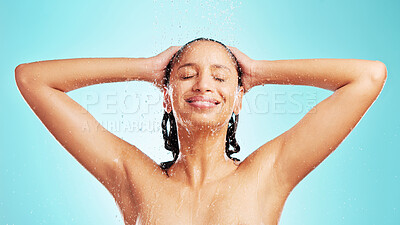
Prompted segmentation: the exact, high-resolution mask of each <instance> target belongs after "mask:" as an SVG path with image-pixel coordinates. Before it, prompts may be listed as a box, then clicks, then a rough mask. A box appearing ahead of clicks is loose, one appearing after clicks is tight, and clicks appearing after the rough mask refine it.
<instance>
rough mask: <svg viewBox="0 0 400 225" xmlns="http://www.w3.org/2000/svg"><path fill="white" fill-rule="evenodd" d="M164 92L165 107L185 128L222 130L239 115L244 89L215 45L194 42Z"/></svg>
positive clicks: (231, 64) (230, 61)
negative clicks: (233, 116) (230, 120)
mask: <svg viewBox="0 0 400 225" xmlns="http://www.w3.org/2000/svg"><path fill="white" fill-rule="evenodd" d="M169 84H170V85H169V88H165V90H164V108H165V109H166V111H167V112H170V111H171V110H173V111H174V116H175V119H176V121H177V123H179V124H180V125H183V126H184V127H186V128H188V129H201V128H213V129H216V128H222V127H224V126H225V125H226V124H227V123H228V121H229V119H230V117H231V115H232V112H234V113H235V114H239V111H240V109H241V103H242V97H243V88H242V87H239V86H238V73H237V70H236V67H235V63H234V60H233V59H232V58H231V57H230V55H229V53H228V52H227V50H226V49H225V48H224V47H223V46H221V45H220V44H218V43H215V42H210V41H197V42H193V43H191V44H190V45H189V46H187V48H186V49H185V50H184V52H183V53H182V55H181V56H180V58H179V61H177V62H176V63H175V64H174V66H173V67H172V70H171V75H170V81H169Z"/></svg>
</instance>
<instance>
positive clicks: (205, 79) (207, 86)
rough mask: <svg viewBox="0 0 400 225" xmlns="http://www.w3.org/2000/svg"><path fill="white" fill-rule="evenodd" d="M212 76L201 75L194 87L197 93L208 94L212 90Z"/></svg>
mask: <svg viewBox="0 0 400 225" xmlns="http://www.w3.org/2000/svg"><path fill="white" fill-rule="evenodd" d="M212 85H213V83H212V81H211V75H210V74H208V73H201V74H199V76H197V78H196V83H195V84H194V85H193V91H195V92H208V91H211V90H212V88H213V87H212Z"/></svg>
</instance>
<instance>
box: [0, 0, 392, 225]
mask: <svg viewBox="0 0 400 225" xmlns="http://www.w3.org/2000/svg"><path fill="white" fill-rule="evenodd" d="M399 11H400V1H365V0H364V1H344V0H336V1H328V0H320V1H316V0H307V1H295V0H292V1H288V0H285V1H251V2H250V1H243V2H240V1H217V0H209V1H203V2H202V3H200V2H197V1H189V0H186V1H173V0H171V1H161V0H153V1H97V0H96V1H94V0H92V1H77V0H70V1H50V0H48V1H10V0H9V1H5V0H3V1H0V32H1V34H0V52H1V54H0V85H1V87H0V94H1V96H2V100H1V110H0V118H1V127H0V132H1V134H0V182H1V183H0V224H31V225H36V224H82V225H87V224H98V225H100V224H104V225H109V224H123V221H122V219H121V215H120V213H119V211H118V208H117V206H116V204H115V202H114V200H113V198H112V196H111V195H110V194H109V193H108V192H107V190H106V189H105V188H104V187H103V186H102V185H101V184H100V183H99V182H98V181H97V180H96V179H95V178H94V177H93V176H92V175H91V174H90V173H89V172H87V171H86V170H85V169H84V168H83V167H82V166H81V165H80V164H79V163H78V162H77V161H76V160H75V159H74V158H73V157H72V156H71V155H70V154H69V153H68V152H67V151H66V150H65V149H64V148H63V147H62V146H61V145H60V144H59V143H58V142H57V141H56V140H55V138H54V137H53V136H52V135H51V134H50V133H49V132H48V130H47V129H46V128H45V127H44V125H43V124H42V123H41V122H40V120H39V119H38V118H37V117H36V115H35V114H34V113H33V111H32V110H31V109H30V108H29V106H28V105H27V104H26V102H25V101H24V100H23V98H22V96H21V95H20V93H19V91H18V89H17V87H16V84H15V80H14V69H15V67H16V66H17V65H19V64H21V63H27V62H34V61H40V60H51V59H65V58H84V57H150V56H153V55H155V54H158V53H159V52H161V51H163V50H165V49H166V48H168V47H169V46H170V45H182V44H184V43H186V42H187V41H190V40H192V39H194V38H197V37H209V38H214V39H216V40H219V41H222V42H223V43H225V44H227V45H231V46H236V47H238V48H239V49H240V50H242V51H243V52H244V53H246V54H247V55H249V56H250V57H251V58H253V59H267V60H275V59H297V58H359V59H369V60H380V61H382V62H384V63H385V64H386V66H387V69H388V79H387V82H386V85H385V87H384V89H383V91H382V93H381V95H380V96H379V98H378V99H377V101H376V102H375V103H374V104H373V105H372V107H371V108H370V109H369V110H368V111H367V113H366V114H365V116H364V117H363V119H362V120H361V122H360V123H359V124H358V125H357V126H356V127H355V129H354V130H353V131H352V133H351V134H350V135H349V136H348V137H347V138H346V139H345V140H344V142H343V143H342V144H341V145H340V146H339V147H338V148H337V150H336V151H335V152H334V153H332V154H331V155H330V156H329V157H328V158H327V159H326V160H325V161H324V162H322V163H321V165H320V166H319V167H317V168H316V169H315V170H314V171H313V172H311V173H310V174H309V175H308V176H307V177H306V178H305V179H304V180H303V181H302V182H301V183H300V184H299V185H298V186H297V187H296V188H295V189H294V191H293V192H292V193H291V195H290V196H289V198H288V200H287V202H286V205H285V208H284V210H283V213H282V217H281V221H280V224H282V225H292V224H298V225H321V224H324V225H329V224H332V225H337V224H348V225H354V224H371V225H373V224H377V225H378V224H386V225H389V224H390V225H395V224H400V212H399V211H400V207H399V206H400V194H399V190H400V181H399V176H400V163H399V156H400V151H399V150H400V144H399V133H400V120H399V119H398V117H397V115H398V110H399V109H400V107H399V104H398V99H397V98H398V97H399V94H398V89H397V88H396V87H399V85H400V80H399V78H398V74H399V72H400V68H399V61H400V55H399V52H400V48H399V45H400V41H399V40H400V30H399V29H400V15H399V13H398V12H399ZM330 94H332V92H331V91H327V90H323V89H319V88H315V87H305V86H282V85H265V86H263V87H256V88H254V89H252V90H251V91H250V92H249V93H248V94H246V95H245V100H244V101H245V103H244V106H243V110H242V112H241V117H240V122H239V128H238V134H237V136H238V141H239V144H240V145H241V147H242V150H241V152H240V153H239V154H237V157H239V158H241V159H244V158H245V157H246V156H247V155H249V154H250V153H251V152H252V151H254V150H255V149H256V148H257V147H259V146H261V145H262V144H264V143H265V142H267V141H269V140H271V139H272V138H274V137H276V136H278V135H279V134H281V133H282V132H284V131H286V130H287V129H289V128H291V127H292V126H293V125H294V124H296V123H297V122H298V121H299V120H300V119H301V118H302V117H303V116H304V115H305V114H306V112H307V111H308V110H309V109H310V107H312V106H313V105H315V104H317V103H318V102H320V101H321V100H323V99H325V98H326V97H328V96H329V95H330ZM68 95H69V96H70V97H71V98H73V99H74V100H75V101H77V102H79V103H80V104H82V105H84V106H85V108H86V109H87V110H89V112H91V113H92V114H93V115H94V116H95V118H96V119H97V120H99V121H100V122H102V124H103V125H104V126H105V127H106V128H107V129H109V130H110V131H111V132H113V133H115V134H116V135H118V136H119V137H121V138H123V139H125V140H127V141H129V142H131V143H132V144H135V145H136V146H138V147H139V148H140V149H142V150H143V151H144V152H145V153H146V154H148V155H149V156H150V157H151V158H153V159H154V160H155V161H157V162H158V163H159V162H161V161H164V160H169V159H171V158H172V157H171V155H170V154H169V153H168V152H167V151H166V150H164V149H163V142H162V136H161V130H160V128H159V127H160V122H161V117H162V103H161V93H160V92H158V90H157V89H156V88H155V87H153V86H152V85H151V84H149V83H142V82H128V83H112V84H101V85H94V86H90V87H85V88H81V89H78V90H74V91H71V92H69V93H68ZM127 109H129V110H127ZM122 122H125V123H131V128H132V129H128V130H124V129H122V128H121V127H119V125H120V124H121V123H122ZM316 138H318V137H316Z"/></svg>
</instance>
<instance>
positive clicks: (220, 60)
mask: <svg viewBox="0 0 400 225" xmlns="http://www.w3.org/2000/svg"><path fill="white" fill-rule="evenodd" d="M184 63H193V64H210V65H211V64H222V65H226V66H234V65H235V64H234V61H233V58H232V57H231V56H230V54H229V53H228V51H227V50H226V49H225V47H224V46H222V45H220V44H218V43H215V42H211V41H197V42H193V43H190V44H189V45H188V46H187V47H186V48H185V50H184V51H183V52H182V54H181V55H180V57H179V60H178V63H176V64H184Z"/></svg>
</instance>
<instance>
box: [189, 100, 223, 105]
mask: <svg viewBox="0 0 400 225" xmlns="http://www.w3.org/2000/svg"><path fill="white" fill-rule="evenodd" d="M189 102H203V103H214V104H216V102H209V101H201V100H197V101H193V100H190V101H189Z"/></svg>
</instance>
